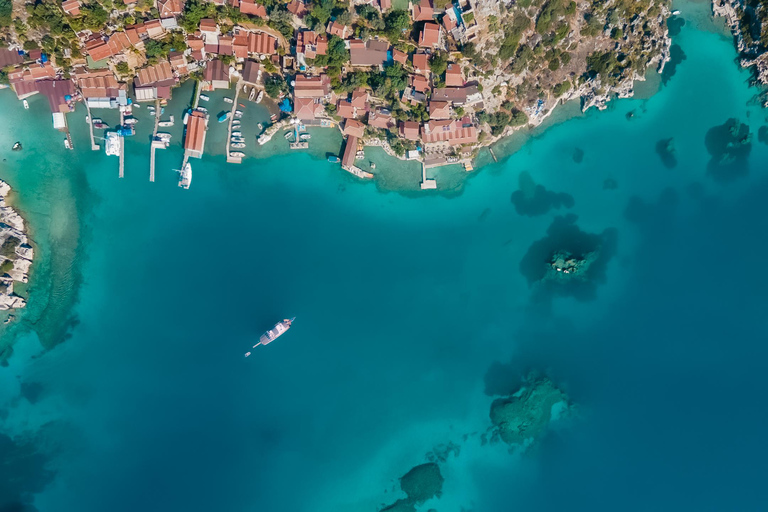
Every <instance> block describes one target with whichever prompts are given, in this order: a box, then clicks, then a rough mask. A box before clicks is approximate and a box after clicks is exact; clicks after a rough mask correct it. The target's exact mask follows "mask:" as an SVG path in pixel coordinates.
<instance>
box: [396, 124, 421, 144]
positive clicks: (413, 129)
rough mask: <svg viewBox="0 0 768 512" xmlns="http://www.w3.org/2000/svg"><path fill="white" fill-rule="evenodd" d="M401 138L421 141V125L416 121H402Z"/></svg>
mask: <svg viewBox="0 0 768 512" xmlns="http://www.w3.org/2000/svg"><path fill="white" fill-rule="evenodd" d="M399 129H400V136H401V137H403V138H405V139H408V140H419V123H417V122H416V121H400V126H399Z"/></svg>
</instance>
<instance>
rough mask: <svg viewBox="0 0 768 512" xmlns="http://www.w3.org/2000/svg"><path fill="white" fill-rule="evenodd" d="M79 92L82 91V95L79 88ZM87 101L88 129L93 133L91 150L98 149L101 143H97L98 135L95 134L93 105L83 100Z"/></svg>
mask: <svg viewBox="0 0 768 512" xmlns="http://www.w3.org/2000/svg"><path fill="white" fill-rule="evenodd" d="M78 92H79V93H80V96H82V95H83V92H82V91H81V90H80V89H79V88H78ZM83 103H85V110H86V111H87V112H88V131H89V132H90V133H91V151H98V150H99V149H100V148H99V145H98V144H96V137H94V136H93V116H92V115H91V107H90V106H89V105H88V101H83Z"/></svg>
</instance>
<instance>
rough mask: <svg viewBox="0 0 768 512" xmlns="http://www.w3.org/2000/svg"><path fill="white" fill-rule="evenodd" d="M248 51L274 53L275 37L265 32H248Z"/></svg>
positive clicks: (275, 49) (263, 53) (262, 53)
mask: <svg viewBox="0 0 768 512" xmlns="http://www.w3.org/2000/svg"><path fill="white" fill-rule="evenodd" d="M248 53H258V54H260V55H276V54H277V39H276V38H275V37H274V36H272V35H270V34H267V33H266V32H250V33H249V34H248Z"/></svg>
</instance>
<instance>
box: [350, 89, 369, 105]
mask: <svg viewBox="0 0 768 512" xmlns="http://www.w3.org/2000/svg"><path fill="white" fill-rule="evenodd" d="M368 98H369V96H368V91H366V90H365V89H363V88H362V87H358V88H357V89H355V90H354V91H352V98H351V99H350V103H351V104H352V106H353V107H355V108H357V109H366V110H367V109H368Z"/></svg>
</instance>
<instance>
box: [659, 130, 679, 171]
mask: <svg viewBox="0 0 768 512" xmlns="http://www.w3.org/2000/svg"><path fill="white" fill-rule="evenodd" d="M656 153H658V155H659V158H661V163H662V164H664V167H666V168H667V169H672V168H674V167H676V166H677V157H675V146H674V139H672V138H669V139H661V140H660V141H658V142H657V143H656Z"/></svg>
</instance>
